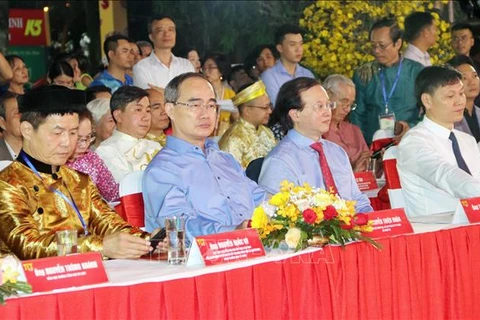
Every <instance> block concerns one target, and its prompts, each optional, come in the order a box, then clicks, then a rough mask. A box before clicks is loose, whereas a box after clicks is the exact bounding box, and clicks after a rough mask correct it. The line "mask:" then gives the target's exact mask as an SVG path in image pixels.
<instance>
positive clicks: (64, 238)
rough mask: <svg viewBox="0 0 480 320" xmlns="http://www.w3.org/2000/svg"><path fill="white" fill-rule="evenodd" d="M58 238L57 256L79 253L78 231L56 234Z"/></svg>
mask: <svg viewBox="0 0 480 320" xmlns="http://www.w3.org/2000/svg"><path fill="white" fill-rule="evenodd" d="M55 236H56V238H57V255H58V256H66V255H67V254H72V253H77V244H78V236H77V230H61V231H57V232H56V233H55Z"/></svg>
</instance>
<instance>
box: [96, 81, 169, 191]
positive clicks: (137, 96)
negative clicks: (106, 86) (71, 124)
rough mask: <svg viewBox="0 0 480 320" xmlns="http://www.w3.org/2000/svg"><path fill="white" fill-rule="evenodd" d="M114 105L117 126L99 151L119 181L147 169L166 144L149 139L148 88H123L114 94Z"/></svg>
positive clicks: (112, 104) (112, 106)
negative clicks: (127, 175)
mask: <svg viewBox="0 0 480 320" xmlns="http://www.w3.org/2000/svg"><path fill="white" fill-rule="evenodd" d="M110 109H111V112H112V115H113V118H114V120H115V122H116V125H117V127H116V129H115V130H113V133H112V136H111V137H109V138H108V139H106V140H105V141H103V142H102V143H101V144H100V146H98V148H97V149H96V150H95V152H96V153H98V155H99V156H100V158H102V159H103V161H104V162H105V164H106V166H107V168H108V169H109V170H110V172H112V175H113V177H114V178H115V181H116V182H117V183H119V182H120V181H121V180H122V178H123V177H125V175H126V174H127V173H129V172H132V171H137V170H145V168H146V167H147V164H148V163H149V162H150V160H152V158H153V156H154V155H155V154H156V153H157V152H158V150H160V149H161V148H162V146H161V145H160V144H159V143H158V142H154V141H151V140H147V139H145V136H146V135H147V133H148V130H150V121H151V113H150V102H149V100H148V93H147V92H146V91H145V90H143V89H140V88H137V87H133V86H132V87H121V88H119V89H118V90H117V91H115V93H114V94H113V96H112V99H111V101H110Z"/></svg>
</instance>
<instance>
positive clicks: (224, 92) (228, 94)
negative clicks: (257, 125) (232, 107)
mask: <svg viewBox="0 0 480 320" xmlns="http://www.w3.org/2000/svg"><path fill="white" fill-rule="evenodd" d="M202 61H203V64H202V72H203V74H204V75H205V76H206V77H207V79H208V80H209V81H210V82H211V83H212V85H213V90H214V91H215V97H216V99H217V101H220V100H228V99H231V98H233V97H234V96H235V91H233V90H232V89H230V88H228V87H227V86H226V85H225V82H226V80H227V79H228V78H229V76H230V72H231V67H230V62H229V61H228V59H227V56H226V55H224V54H222V53H209V54H207V55H206V56H205V57H204V58H203V59H202ZM224 80H225V82H224ZM237 115H238V113H236V114H235V115H234V114H233V113H231V112H230V111H227V110H221V111H220V113H219V117H218V124H217V127H216V129H215V131H214V133H213V134H214V135H215V136H222V135H223V133H224V132H225V131H227V129H228V128H229V127H230V124H231V123H232V122H233V121H234V120H235V118H234V117H235V116H237Z"/></svg>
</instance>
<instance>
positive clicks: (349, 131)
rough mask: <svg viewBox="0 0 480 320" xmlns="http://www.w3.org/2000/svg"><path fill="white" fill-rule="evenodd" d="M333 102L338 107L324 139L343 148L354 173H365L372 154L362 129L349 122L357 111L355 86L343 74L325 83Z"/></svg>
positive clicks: (327, 79) (328, 78)
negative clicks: (351, 115)
mask: <svg viewBox="0 0 480 320" xmlns="http://www.w3.org/2000/svg"><path fill="white" fill-rule="evenodd" d="M323 87H324V88H325V90H327V93H328V96H329V97H330V101H331V102H335V104H336V107H335V108H334V109H333V110H332V120H331V122H330V129H329V130H328V132H327V133H325V134H323V138H324V139H326V140H329V141H332V142H334V143H336V144H338V145H339V146H340V147H342V148H343V149H344V150H345V152H346V153H347V155H348V158H349V159H350V163H351V164H352V168H353V171H355V172H356V171H365V170H366V169H367V165H368V159H369V158H370V155H371V152H370V150H369V149H368V146H367V143H366V142H365V138H364V137H363V135H362V131H361V130H360V128H359V127H358V126H356V125H354V124H351V123H350V122H347V121H346V119H347V116H348V114H349V113H350V111H351V110H355V107H356V105H355V84H354V83H353V81H352V80H350V79H349V78H347V77H345V76H343V75H341V74H332V75H330V76H328V77H327V78H326V79H325V81H324V82H323Z"/></svg>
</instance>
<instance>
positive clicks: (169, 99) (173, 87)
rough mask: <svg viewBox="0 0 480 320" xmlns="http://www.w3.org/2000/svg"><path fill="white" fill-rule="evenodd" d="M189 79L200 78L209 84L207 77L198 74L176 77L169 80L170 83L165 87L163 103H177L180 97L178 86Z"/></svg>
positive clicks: (191, 73)
mask: <svg viewBox="0 0 480 320" xmlns="http://www.w3.org/2000/svg"><path fill="white" fill-rule="evenodd" d="M190 78H201V79H203V80H205V81H207V82H208V83H210V81H208V79H207V77H205V76H204V75H203V74H201V73H198V72H187V73H183V74H181V75H179V76H176V77H175V78H173V79H172V80H170V82H169V83H168V84H167V86H166V87H165V103H175V102H177V100H178V98H179V97H180V86H181V85H182V83H183V82H184V81H185V80H187V79H190Z"/></svg>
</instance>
